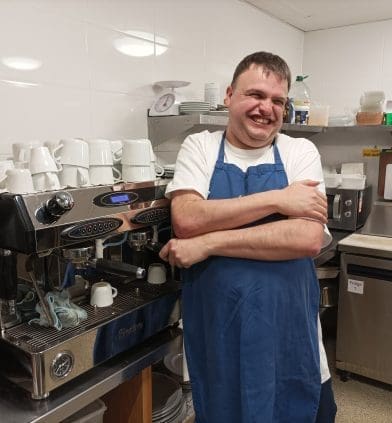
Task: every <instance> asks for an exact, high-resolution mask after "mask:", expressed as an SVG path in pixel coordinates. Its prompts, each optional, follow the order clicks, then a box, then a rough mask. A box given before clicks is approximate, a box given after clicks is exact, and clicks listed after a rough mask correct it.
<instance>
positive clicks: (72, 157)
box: [55, 138, 89, 168]
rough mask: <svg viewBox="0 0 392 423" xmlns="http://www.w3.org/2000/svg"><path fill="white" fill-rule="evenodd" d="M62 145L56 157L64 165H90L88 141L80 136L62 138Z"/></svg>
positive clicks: (86, 166)
mask: <svg viewBox="0 0 392 423" xmlns="http://www.w3.org/2000/svg"><path fill="white" fill-rule="evenodd" d="M60 146H61V148H60V149H59V150H58V152H57V154H55V159H57V160H59V161H60V163H61V164H62V165H65V164H68V165H73V166H80V167H85V168H88V167H89V146H88V144H87V142H86V141H84V140H82V139H80V138H68V139H64V140H61V141H60Z"/></svg>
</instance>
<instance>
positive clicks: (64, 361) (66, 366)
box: [50, 351, 74, 379]
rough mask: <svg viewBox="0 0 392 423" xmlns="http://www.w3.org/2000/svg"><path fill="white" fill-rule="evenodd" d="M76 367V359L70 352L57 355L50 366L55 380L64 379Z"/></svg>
mask: <svg viewBox="0 0 392 423" xmlns="http://www.w3.org/2000/svg"><path fill="white" fill-rule="evenodd" d="M73 365H74V357H73V354H72V353H71V352H70V351H63V352H61V353H59V354H57V355H56V357H55V358H54V360H53V361H52V364H51V366H50V373H51V375H52V378H53V379H62V378H64V377H66V376H68V374H69V373H70V371H71V370H72V368H73Z"/></svg>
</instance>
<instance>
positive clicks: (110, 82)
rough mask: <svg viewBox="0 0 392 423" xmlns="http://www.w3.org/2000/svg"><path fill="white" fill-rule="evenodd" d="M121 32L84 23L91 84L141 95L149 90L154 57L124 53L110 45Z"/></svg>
mask: <svg viewBox="0 0 392 423" xmlns="http://www.w3.org/2000/svg"><path fill="white" fill-rule="evenodd" d="M119 37H121V38H123V37H126V38H130V39H132V37H127V36H125V35H123V34H121V33H118V32H115V31H111V30H107V29H104V28H100V27H94V26H92V25H88V29H87V42H88V51H89V63H90V72H91V88H92V89H93V90H105V91H116V92H123V93H128V94H131V95H138V94H139V95H141V94H143V93H144V92H146V93H147V94H151V93H152V91H151V90H152V82H153V80H152V78H153V77H152V74H153V64H154V57H153V56H148V57H132V56H127V55H124V54H122V53H120V52H119V51H117V50H116V49H115V47H114V44H113V43H114V42H115V40H116V39H118V38H119Z"/></svg>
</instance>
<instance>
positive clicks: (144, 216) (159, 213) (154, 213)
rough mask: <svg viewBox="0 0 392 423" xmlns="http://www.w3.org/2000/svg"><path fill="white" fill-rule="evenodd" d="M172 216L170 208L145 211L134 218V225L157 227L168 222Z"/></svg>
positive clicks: (132, 220)
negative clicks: (157, 224) (156, 225)
mask: <svg viewBox="0 0 392 423" xmlns="http://www.w3.org/2000/svg"><path fill="white" fill-rule="evenodd" d="M169 215H170V211H169V208H168V207H157V208H155V209H148V210H143V211H141V212H140V213H138V214H136V215H135V216H133V217H132V219H131V222H132V223H140V224H148V225H155V224H156V223H159V222H162V221H164V220H166V219H167V218H168V217H169Z"/></svg>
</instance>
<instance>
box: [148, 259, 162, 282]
mask: <svg viewBox="0 0 392 423" xmlns="http://www.w3.org/2000/svg"><path fill="white" fill-rule="evenodd" d="M147 282H149V283H152V284H156V285H159V284H161V283H164V282H166V267H165V265H164V264H162V263H151V264H150V266H148V272H147Z"/></svg>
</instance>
